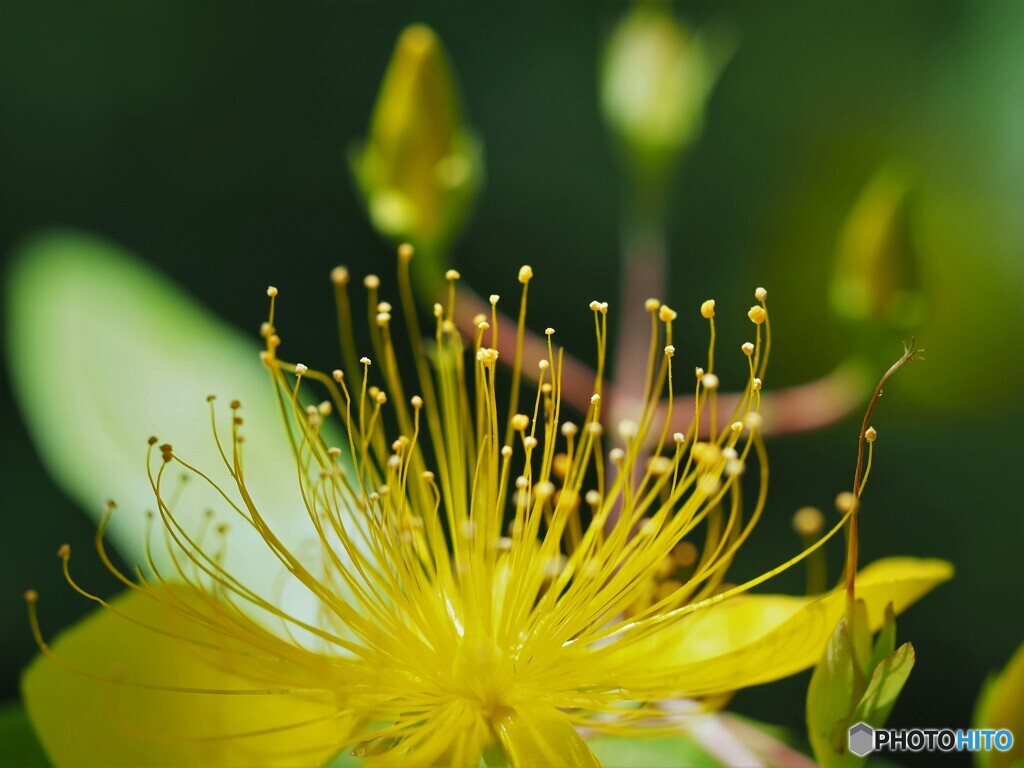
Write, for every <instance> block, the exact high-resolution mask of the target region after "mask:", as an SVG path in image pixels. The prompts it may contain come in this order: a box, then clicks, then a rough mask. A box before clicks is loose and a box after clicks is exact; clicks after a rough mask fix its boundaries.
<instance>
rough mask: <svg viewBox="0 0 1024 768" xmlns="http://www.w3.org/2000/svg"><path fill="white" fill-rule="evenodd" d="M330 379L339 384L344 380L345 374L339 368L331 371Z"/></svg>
mask: <svg viewBox="0 0 1024 768" xmlns="http://www.w3.org/2000/svg"><path fill="white" fill-rule="evenodd" d="M331 378H332V379H334V380H335V381H337V382H341V380H342V379H344V378H345V372H344V371H342V370H341V369H340V368H335V369H334V370H333V371H331Z"/></svg>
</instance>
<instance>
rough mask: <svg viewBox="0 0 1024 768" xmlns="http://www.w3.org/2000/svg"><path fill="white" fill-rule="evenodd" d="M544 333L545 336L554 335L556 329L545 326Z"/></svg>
mask: <svg viewBox="0 0 1024 768" xmlns="http://www.w3.org/2000/svg"><path fill="white" fill-rule="evenodd" d="M544 335H545V336H554V335H555V329H554V328H551V327H548V328H545V329H544Z"/></svg>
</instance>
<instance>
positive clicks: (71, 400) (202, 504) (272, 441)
mask: <svg viewBox="0 0 1024 768" xmlns="http://www.w3.org/2000/svg"><path fill="white" fill-rule="evenodd" d="M12 263H13V266H12V268H11V270H10V273H9V275H8V279H7V281H6V283H7V299H8V301H7V322H6V329H7V334H8V336H7V340H8V356H9V357H8V363H9V369H10V372H11V379H12V381H13V385H14V387H13V389H14V394H15V396H16V399H17V401H18V403H19V405H20V407H21V411H22V414H23V415H24V418H25V421H26V423H27V426H28V429H29V433H30V434H31V436H32V440H33V442H34V444H35V446H36V448H37V450H38V452H39V454H40V457H41V458H42V460H43V463H44V464H45V465H46V467H47V468H48V470H49V471H50V473H51V474H52V475H53V477H54V479H55V480H56V481H57V483H58V484H59V485H60V486H61V487H62V488H63V489H64V491H65V492H67V493H68V495H69V496H71V497H72V498H73V499H75V500H76V501H78V502H79V503H80V504H81V505H82V506H83V507H84V508H85V509H86V510H88V511H89V513H90V514H91V515H92V516H93V517H94V519H98V518H99V517H100V515H101V513H102V511H103V509H104V501H105V500H106V499H108V498H110V499H114V500H115V501H117V503H118V507H119V509H118V510H117V511H116V512H115V513H114V515H113V518H112V521H111V524H110V528H109V532H110V535H111V539H112V540H113V543H114V544H115V545H116V547H117V549H118V550H119V551H120V552H121V554H122V555H123V556H124V558H125V559H126V560H127V561H128V562H129V565H132V564H134V563H144V562H145V553H144V542H145V532H146V525H147V521H146V517H145V515H144V514H143V512H144V510H147V509H152V508H154V506H155V504H154V498H153V493H152V491H151V489H150V485H149V481H148V480H147V477H146V464H145V461H146V450H147V447H148V446H147V444H146V441H147V438H148V437H149V436H150V435H157V436H159V438H160V439H161V440H166V441H168V442H170V443H172V444H173V445H174V448H175V452H176V454H177V455H180V456H181V457H182V458H183V459H184V460H186V461H188V462H189V463H190V464H192V466H195V467H199V468H201V469H202V470H203V471H205V472H208V473H210V474H211V476H212V477H213V478H214V479H215V480H216V481H218V482H220V483H222V485H223V487H226V488H228V489H230V488H232V487H233V481H232V480H231V478H230V477H229V476H228V473H227V471H226V469H225V468H224V465H223V462H222V460H221V458H220V456H219V454H218V451H217V448H216V445H215V443H214V440H213V433H212V430H211V426H210V414H209V406H208V404H207V403H206V396H207V395H208V394H216V395H218V398H219V399H218V401H217V403H218V406H219V414H220V424H221V427H226V426H227V425H228V424H229V423H230V421H229V420H230V413H229V411H228V407H227V403H228V401H230V400H231V399H232V398H238V399H240V400H241V401H242V410H241V412H240V413H241V415H242V416H244V418H245V426H244V431H245V436H246V444H245V462H246V481H247V485H248V486H249V487H250V490H251V491H252V493H253V498H254V499H255V501H256V504H257V505H258V506H259V508H260V510H261V511H262V513H263V514H264V516H265V517H267V519H268V521H269V522H270V525H271V526H272V527H273V528H274V530H275V533H277V534H278V535H279V537H280V538H282V540H283V541H285V542H286V543H287V544H288V545H289V546H290V547H292V546H294V548H295V550H296V551H303V552H308V553H309V557H310V558H312V557H317V556H318V555H316V554H315V553H313V552H310V551H309V550H310V549H311V548H310V547H308V546H305V547H304V548H303V549H301V550H300V547H302V546H303V543H305V542H308V540H309V537H310V531H311V526H310V523H309V519H308V517H307V514H306V511H305V508H304V506H303V504H302V500H301V497H300V495H299V493H298V487H297V481H296V480H295V471H294V460H293V457H292V452H291V449H290V445H289V443H288V441H287V439H286V438H285V434H284V428H283V426H282V421H281V416H280V414H279V410H278V405H277V401H276V397H275V396H274V394H273V388H272V385H271V383H270V379H269V376H268V374H267V371H266V369H265V368H264V367H263V365H262V364H261V362H260V360H259V357H258V354H257V353H258V348H257V345H256V343H255V340H254V339H255V336H256V334H255V333H253V335H252V337H247V336H245V335H242V334H240V333H239V332H237V331H235V330H233V329H231V328H229V327H227V326H226V325H225V324H224V323H222V322H220V321H219V320H217V319H216V318H215V317H214V316H213V315H211V314H210V312H208V311H207V310H205V309H204V308H203V307H201V306H199V305H198V304H197V303H196V302H195V301H193V300H192V299H190V298H189V297H187V296H186V295H185V294H184V293H183V292H182V291H180V290H179V289H177V288H176V287H175V286H173V285H172V284H171V283H170V282H169V281H167V280H166V279H165V278H163V277H162V276H160V275H159V274H157V273H156V272H154V271H152V270H151V269H149V268H147V267H145V266H144V265H142V264H141V263H140V262H138V261H136V260H135V259H133V258H132V257H131V256H129V255H128V254H127V253H125V252H124V251H123V250H121V249H119V248H117V247H116V246H114V245H111V244H110V243H107V242H104V241H103V240H100V239H98V238H96V237H92V236H89V235H85V234H81V233H75V232H70V231H58V232H49V233H44V234H41V235H39V236H37V237H35V238H32V239H30V240H28V241H27V242H25V243H24V244H22V245H21V247H20V248H18V249H17V250H16V252H15V255H14V259H13V262H12ZM264 301H266V298H265V297H263V296H253V306H254V307H259V306H261V304H262V303H263V302H264ZM288 306H289V297H287V296H282V297H281V299H280V304H279V307H280V311H281V312H287V311H288ZM177 480H178V478H177V473H174V474H171V475H170V477H169V478H168V480H167V481H168V483H169V484H170V485H172V486H173V484H174V483H175V482H177ZM226 507H227V505H226V504H225V502H224V501H223V500H222V499H221V498H220V497H219V496H218V495H217V493H215V492H214V491H213V490H212V489H211V488H210V487H209V486H207V485H206V484H205V483H204V482H202V481H200V480H197V479H193V480H192V481H191V482H189V483H188V485H187V487H186V488H185V489H184V492H183V494H182V496H181V499H180V503H178V504H177V506H176V508H175V514H176V516H177V517H178V519H179V520H180V521H181V524H182V526H183V527H184V528H185V529H186V530H192V531H194V530H197V529H198V528H199V526H200V525H201V524H202V522H203V515H204V512H205V510H206V509H207V508H210V509H213V510H215V512H216V519H217V520H219V521H225V522H229V523H230V524H232V525H233V527H232V530H231V534H230V535H231V546H229V547H228V554H227V558H228V568H229V570H231V572H232V573H233V574H234V575H235V576H236V577H238V578H239V579H240V580H241V581H242V582H243V583H245V584H247V585H248V586H250V587H252V588H253V589H255V590H256V591H258V592H260V593H262V594H265V595H275V594H278V593H279V591H280V589H279V587H280V584H278V583H275V579H277V578H278V575H279V574H280V573H281V567H280V563H279V562H278V561H277V560H276V558H275V557H274V556H273V555H272V553H271V550H270V548H269V547H267V546H266V545H265V544H263V542H262V540H261V539H260V538H259V536H258V535H257V534H256V533H255V531H253V530H251V529H249V527H248V526H246V525H244V523H243V524H239V523H240V521H239V520H238V518H237V516H234V517H232V515H233V514H234V513H232V512H231V510H229V509H227V508H226ZM37 512H38V514H40V515H44V514H45V510H38V511H37ZM154 540H155V541H156V542H157V545H156V546H154V548H153V551H154V555H155V558H156V560H157V564H158V566H159V565H161V564H166V562H167V558H166V551H165V549H164V547H163V545H162V540H161V539H159V538H155V539H154ZM60 543H61V542H60V541H59V539H56V538H55V540H54V544H55V545H59V544H60ZM310 565H311V566H315V563H310ZM296 591H297V590H296ZM44 597H45V596H44ZM288 598H289V599H290V600H293V601H295V603H294V604H293V605H292V606H290V608H291V610H292V613H293V614H295V613H296V610H298V611H299V612H300V613H301V612H303V611H309V612H311V611H313V610H314V604H313V603H314V601H312V600H310V599H309V598H308V596H306V595H290V594H289V595H288ZM303 599H305V600H306V602H305V603H303V602H302V600H303ZM309 615H312V614H311V613H310V614H309Z"/></svg>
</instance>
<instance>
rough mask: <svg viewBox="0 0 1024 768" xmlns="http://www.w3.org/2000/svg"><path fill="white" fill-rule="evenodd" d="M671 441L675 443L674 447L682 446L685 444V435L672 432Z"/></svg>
mask: <svg viewBox="0 0 1024 768" xmlns="http://www.w3.org/2000/svg"><path fill="white" fill-rule="evenodd" d="M672 439H673V440H674V441H675V443H676V445H682V444H683V443H684V442H686V435H684V434H683V433H682V432H674V433H673V434H672Z"/></svg>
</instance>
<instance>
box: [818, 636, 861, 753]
mask: <svg viewBox="0 0 1024 768" xmlns="http://www.w3.org/2000/svg"><path fill="white" fill-rule="evenodd" d="M847 621H848V620H847V619H846V618H844V619H840V621H839V624H838V625H837V626H836V628H835V631H834V632H833V633H832V637H831V638H830V639H829V641H828V645H827V646H826V647H825V653H824V655H823V656H822V657H821V661H819V662H818V665H817V666H816V667H815V668H814V673H813V674H812V675H811V683H810V685H809V686H808V688H807V736H808V739H809V740H810V742H811V748H812V749H813V750H814V756H815V758H816V759H817V760H818V762H819V763H821V765H822V766H824V768H834V767H835V766H844V765H849V764H850V758H851V757H852V755H850V754H849V753H848V752H847V750H846V734H847V729H848V728H849V723H850V712H851V710H852V709H853V707H852V701H853V691H854V651H853V643H852V641H851V638H850V633H849V631H848V629H847V626H848V625H847Z"/></svg>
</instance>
